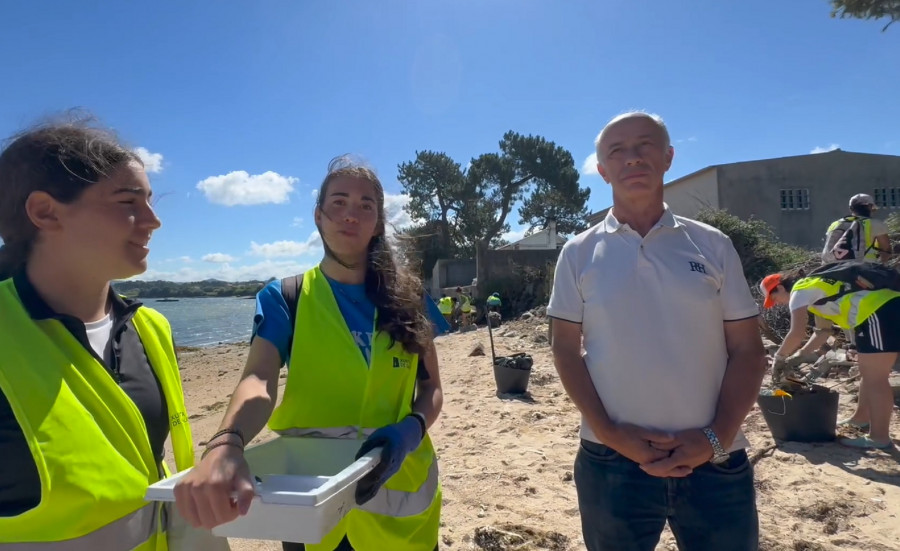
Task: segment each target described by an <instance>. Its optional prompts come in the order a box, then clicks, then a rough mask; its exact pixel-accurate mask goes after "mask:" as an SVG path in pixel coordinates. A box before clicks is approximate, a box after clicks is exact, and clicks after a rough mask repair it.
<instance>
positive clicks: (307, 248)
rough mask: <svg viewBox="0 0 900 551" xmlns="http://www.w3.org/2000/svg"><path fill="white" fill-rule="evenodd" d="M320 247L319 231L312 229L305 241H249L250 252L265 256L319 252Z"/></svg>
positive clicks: (274, 256) (275, 256)
mask: <svg viewBox="0 0 900 551" xmlns="http://www.w3.org/2000/svg"><path fill="white" fill-rule="evenodd" d="M321 248H322V238H321V237H319V232H317V231H314V232H312V233H311V234H309V237H308V238H307V239H306V241H303V242H300V241H275V242H274V243H263V244H261V245H260V244H259V243H257V242H256V241H251V242H250V254H253V255H255V256H263V257H266V258H279V257H286V256H301V255H304V254H310V253H314V252H319V251H320V250H321Z"/></svg>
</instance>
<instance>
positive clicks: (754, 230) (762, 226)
mask: <svg viewBox="0 0 900 551" xmlns="http://www.w3.org/2000/svg"><path fill="white" fill-rule="evenodd" d="M696 219H697V220H699V221H700V222H703V223H705V224H709V225H710V226H713V227H715V228H717V229H719V230H720V231H721V232H722V233H724V234H725V235H727V236H728V237H730V238H731V242H732V243H733V244H734V248H735V250H737V253H738V256H739V257H740V259H741V265H742V266H743V268H744V276H745V277H746V278H747V281H748V282H749V283H750V284H751V285H754V284H755V283H756V282H758V281H760V280H762V278H764V277H765V276H767V275H769V274H772V273H775V272H779V271H781V270H786V269H789V268H792V267H794V266H799V265H804V264H807V263H809V262H811V261H813V260H815V261H816V262H820V261H819V260H818V255H817V254H816V253H815V252H813V251H807V250H805V249H802V248H800V247H796V246H794V245H788V244H787V243H784V242H782V241H781V240H779V239H778V237H777V236H776V235H775V231H774V230H773V229H772V227H771V226H769V225H768V224H766V223H765V222H764V221H762V220H757V219H750V220H741V219H740V218H738V217H737V216H734V215H732V214H728V213H727V212H726V211H724V210H717V209H704V210H702V211H701V212H700V213H699V214H698V215H697V217H696Z"/></svg>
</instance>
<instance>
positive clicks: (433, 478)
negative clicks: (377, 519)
mask: <svg viewBox="0 0 900 551" xmlns="http://www.w3.org/2000/svg"><path fill="white" fill-rule="evenodd" d="M376 430H377V429H363V428H360V427H352V426H351V427H324V428H309V429H286V430H279V431H278V434H279V435H281V436H294V437H304V436H305V437H312V438H338V439H343V440H357V439H358V436H357V435H360V436H362V437H363V438H367V437H368V436H369V435H371V434H372V433H373V432H375V431H376ZM438 474H439V473H438V465H437V460H436V459H435V460H433V461H432V462H431V465H430V466H429V467H428V476H427V477H426V478H425V481H424V482H423V483H422V486H421V487H419V489H418V490H417V491H415V492H402V491H400V490H389V489H387V488H384V487H382V488H381V489H380V490H379V491H378V493H377V494H375V497H374V498H372V499H371V500H370V501H368V502H366V503H365V504H364V505H361V506H359V508H360V509H362V510H363V511H368V512H370V513H377V514H379V515H386V516H389V517H411V516H414V515H418V514H421V513H424V512H425V510H426V509H428V506H429V505H431V501H432V500H433V499H434V493H435V492H436V491H437V488H438Z"/></svg>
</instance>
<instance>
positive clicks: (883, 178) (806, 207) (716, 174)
mask: <svg viewBox="0 0 900 551" xmlns="http://www.w3.org/2000/svg"><path fill="white" fill-rule="evenodd" d="M857 193H868V194H870V195H871V196H872V197H874V198H875V201H876V202H877V203H878V206H879V207H881V209H880V210H878V211H876V214H875V216H877V217H879V218H884V217H886V216H887V215H889V214H890V213H892V212H897V211H898V210H900V156H895V155H876V154H871V153H852V152H849V151H841V150H840V149H836V150H834V151H830V152H828V153H817V154H810V155H797V156H793V157H781V158H777V159H763V160H758V161H746V162H740V163H731V164H722V165H713V166H708V167H706V168H704V169H701V170H698V171H697V172H694V173H692V174H688V175H687V176H683V177H681V178H678V179H677V180H673V181H671V182H669V183H667V184H666V186H665V188H664V195H665V201H666V203H667V204H668V205H669V208H671V209H672V211H673V212H674V213H675V214H680V215H682V216H687V217H694V216H696V214H697V213H698V212H699V211H700V210H702V209H703V208H706V207H712V208H717V209H723V210H726V211H728V212H729V213H731V214H734V215H735V216H738V217H739V218H742V219H749V218H750V217H754V218H757V219H761V220H764V221H765V222H767V223H768V224H769V225H771V226H772V227H773V228H774V229H775V232H776V233H777V234H778V235H779V237H780V238H781V239H782V240H783V241H785V242H787V243H791V244H794V245H798V246H801V247H804V248H807V249H813V250H819V249H821V247H822V245H823V238H824V236H825V230H826V229H827V227H828V225H829V224H830V223H831V222H833V221H834V220H837V219H838V218H840V217H841V216H844V215H845V214H847V212H848V210H847V209H848V202H849V200H850V197H852V196H853V195H855V194H857ZM608 210H609V209H608V208H607V209H604V210H602V211H599V212H596V213H593V214H591V215H590V216H589V217H588V222H589V223H590V224H591V225H593V224H596V223H597V222H599V221H601V220H603V217H605V216H606V213H607V211H608Z"/></svg>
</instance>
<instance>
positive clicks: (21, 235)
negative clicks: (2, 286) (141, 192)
mask: <svg viewBox="0 0 900 551" xmlns="http://www.w3.org/2000/svg"><path fill="white" fill-rule="evenodd" d="M130 161H136V162H138V163H141V165H142V166H143V163H142V162H141V160H140V158H139V157H138V156H137V155H136V154H135V153H134V152H132V151H130V150H129V149H127V148H126V147H124V146H123V145H122V144H120V143H119V141H118V139H117V138H116V137H115V135H113V133H112V132H110V131H109V130H106V129H104V128H100V127H99V126H97V125H96V122H95V120H94V119H93V118H92V117H88V116H81V117H80V118H77V119H74V120H71V121H66V122H52V123H45V124H42V125H39V126H36V127H34V128H31V129H30V130H26V131H25V132H22V133H20V134H18V135H17V136H13V137H12V138H11V139H10V141H9V145H8V146H7V147H6V148H5V149H4V150H3V152H2V153H0V237H2V238H3V246H2V247H0V279H5V278H7V277H10V276H12V275H13V274H14V273H15V272H16V271H17V270H19V269H21V268H22V267H23V266H24V265H25V263H26V262H27V261H28V257H29V256H30V255H31V251H32V248H33V246H34V242H35V240H36V239H37V235H38V229H37V227H36V226H35V225H34V224H32V223H31V220H30V219H29V218H28V214H27V213H26V212H25V202H26V201H27V200H28V196H29V195H31V194H32V193H33V192H35V191H43V192H46V193H48V194H49V195H50V196H51V197H53V198H54V199H56V200H57V201H60V202H62V203H72V202H73V201H75V200H77V199H78V198H79V197H80V196H81V194H82V192H84V190H85V189H87V188H88V187H90V186H92V185H94V184H95V183H97V182H98V181H100V180H102V179H103V178H105V177H107V176H109V175H110V174H112V173H113V172H114V171H115V170H116V169H117V168H118V167H119V166H121V165H122V164H124V163H127V162H130Z"/></svg>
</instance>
